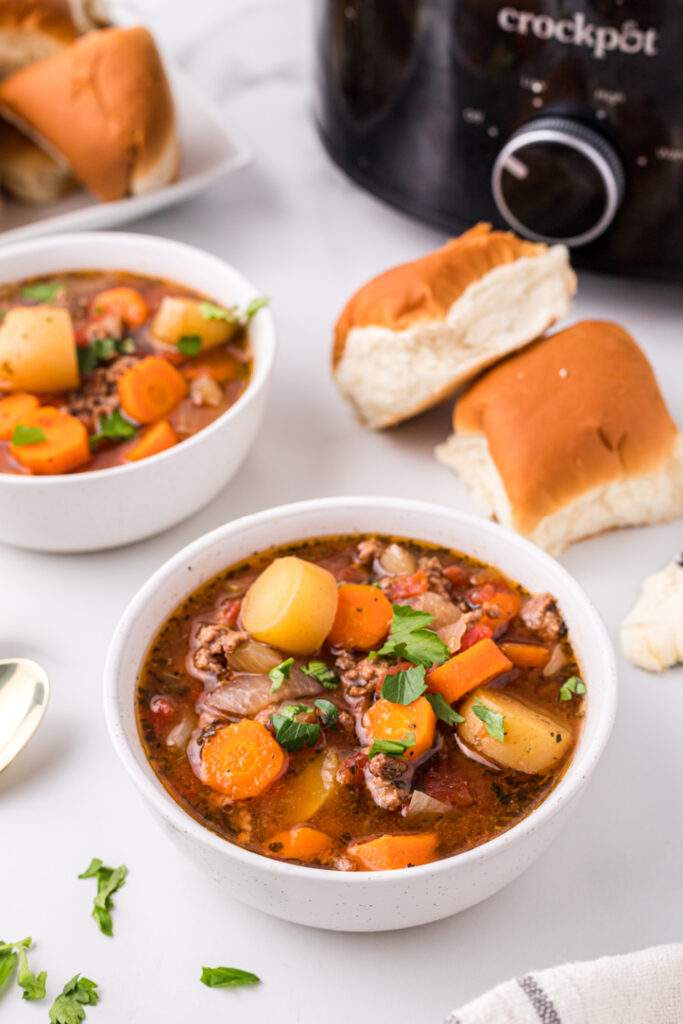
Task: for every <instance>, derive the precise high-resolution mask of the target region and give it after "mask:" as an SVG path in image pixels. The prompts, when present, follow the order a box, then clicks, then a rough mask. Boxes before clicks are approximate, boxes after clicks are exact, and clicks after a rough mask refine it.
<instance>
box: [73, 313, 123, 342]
mask: <svg viewBox="0 0 683 1024" xmlns="http://www.w3.org/2000/svg"><path fill="white" fill-rule="evenodd" d="M82 333H83V338H84V340H85V341H87V343H88V344H89V345H91V344H92V343H93V341H97V340H98V339H99V338H114V340H115V341H120V340H121V338H122V337H123V320H122V319H121V317H120V316H117V315H116V313H103V314H102V316H99V317H98V318H97V320H92V321H91V322H90V323H89V324H87V325H86V326H85V327H84V328H83V332H82Z"/></svg>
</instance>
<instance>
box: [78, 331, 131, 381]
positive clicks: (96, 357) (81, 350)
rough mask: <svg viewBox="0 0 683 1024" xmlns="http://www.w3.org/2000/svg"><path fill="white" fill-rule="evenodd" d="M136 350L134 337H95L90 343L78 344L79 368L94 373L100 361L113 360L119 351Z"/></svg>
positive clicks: (84, 371) (129, 353)
mask: <svg viewBox="0 0 683 1024" xmlns="http://www.w3.org/2000/svg"><path fill="white" fill-rule="evenodd" d="M135 351H137V346H136V344H135V342H134V341H133V339H132V338H123V339H122V340H121V341H117V339H116V338H95V340H94V341H93V342H91V344H90V345H79V346H78V348H77V350H76V352H77V355H78V369H79V370H80V372H81V373H92V371H93V370H96V369H97V367H98V366H99V365H100V363H108V362H111V360H112V359H114V358H115V357H116V356H117V355H119V353H123V354H125V355H131V354H132V353H133V352H135Z"/></svg>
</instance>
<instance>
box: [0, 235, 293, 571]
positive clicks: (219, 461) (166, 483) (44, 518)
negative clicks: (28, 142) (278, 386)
mask: <svg viewBox="0 0 683 1024" xmlns="http://www.w3.org/2000/svg"><path fill="white" fill-rule="evenodd" d="M64 270H128V271H131V272H133V273H140V274H147V275H150V276H152V277H162V278H168V279H169V280H171V281H176V282H177V283H178V284H182V285H185V286H187V287H189V288H194V289H197V290H198V291H200V292H204V293H205V294H206V295H207V296H209V297H210V298H211V299H212V300H213V301H215V302H218V303H221V304H224V305H235V304H237V305H240V306H242V305H244V304H246V303H247V302H249V300H250V299H252V298H254V297H255V296H256V295H258V294H259V292H258V291H257V289H256V288H255V287H254V286H253V285H252V284H250V283H249V282H248V281H247V280H246V279H245V278H244V277H242V275H241V274H239V273H238V272H237V271H236V270H235V269H234V268H233V267H231V266H230V265H229V264H228V263H225V262H224V261H223V260H221V259H219V258H218V257H217V256H212V255H211V254H210V253H207V252H203V251H202V250H201V249H195V248H194V247H193V246H190V245H183V244H182V243H180V242H173V241H169V240H168V239H165V238H155V237H152V236H150V235H137V234H133V233H127V232H111V233H108V232H90V233H79V234H72V235H54V236H52V237H47V238H41V239H38V240H36V241H31V242H20V243H18V244H16V245H8V246H5V247H3V248H2V249H0V282H2V283H5V282H11V281H20V280H21V279H22V278H26V277H43V276H48V275H50V274H54V273H57V272H58V271H64ZM250 333H251V341H252V346H253V350H254V371H253V375H252V378H251V380H250V382H249V386H248V387H247V388H246V390H245V392H244V394H243V395H241V396H240V398H239V399H238V400H237V402H235V404H234V405H233V406H232V407H231V408H230V409H228V410H227V412H225V413H223V415H222V416H219V417H218V418H217V419H216V420H214V422H213V423H211V424H210V425H209V426H208V427H206V428H205V429H204V430H200V431H199V432H198V433H197V434H194V435H193V436H192V437H190V438H188V439H187V440H186V441H183V442H182V443H181V444H179V445H176V446H175V447H174V448H169V449H168V450H167V451H165V452H160V453H159V454H158V455H153V456H151V457H150V458H148V459H143V460H141V461H140V462H133V463H130V464H129V465H126V466H114V467H112V468H111V469H99V470H93V471H91V472H85V473H71V474H64V475H63V476H53V477H39V476H14V475H11V474H9V473H0V541H4V542H5V543H7V544H15V545H17V546H19V547H25V548H34V549H36V550H39V551H91V550H95V549H97V548H110V547H117V546H118V545H120V544H128V543H130V542H131V541H134V540H140V539H141V538H143V537H148V536H151V535H152V534H154V533H159V532H160V531H161V530H165V529H166V528H167V527H169V526H172V525H173V524H174V523H177V522H180V520H181V519H185V518H186V517H187V516H189V515H192V513H193V512H196V511H197V509H199V508H201V507H202V506H203V505H205V504H206V503H207V502H208V501H210V499H211V498H212V497H213V496H214V495H215V494H216V493H217V492H218V491H219V490H220V489H221V488H222V487H223V486H224V485H225V484H226V483H227V482H228V480H229V479H230V478H231V477H232V476H233V475H234V473H235V472H236V471H237V469H238V467H239V465H240V463H241V462H242V460H243V459H244V457H245V455H246V454H247V451H248V450H249V447H250V446H251V443H252V441H253V440H254V437H255V434H256V431H257V429H258V426H259V423H260V421H261V416H262V413H263V409H264V405H265V400H266V393H267V385H268V382H269V378H270V373H271V368H272V364H273V357H274V354H275V330H274V327H273V320H272V317H271V315H270V312H269V311H268V310H267V309H264V310H261V312H259V313H258V314H257V315H256V316H255V317H254V320H253V322H252V325H251V331H250Z"/></svg>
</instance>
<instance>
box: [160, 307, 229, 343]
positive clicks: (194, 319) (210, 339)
mask: <svg viewBox="0 0 683 1024" xmlns="http://www.w3.org/2000/svg"><path fill="white" fill-rule="evenodd" d="M210 305H211V303H206V302H201V301H199V300H198V299H183V298H180V297H179V296H175V295H166V296H165V297H164V298H163V299H162V300H161V305H160V306H159V309H158V311H157V314H156V316H155V317H154V320H153V321H152V334H153V335H154V337H155V338H157V339H158V340H159V341H160V342H161V343H162V344H164V345H172V346H173V347H174V348H175V347H176V346H177V344H178V342H179V341H180V339H181V338H182V337H188V336H190V337H192V336H195V337H198V338H199V339H200V340H201V349H200V351H201V352H204V351H205V350H206V349H207V348H213V347H214V345H220V344H221V342H224V341H229V339H230V338H232V336H233V335H234V334H236V333H237V330H238V327H239V324H238V322H237V320H235V321H230V320H221V319H217V318H211V317H208V316H206V315H205V312H204V311H203V310H205V309H206V307H208V306H210Z"/></svg>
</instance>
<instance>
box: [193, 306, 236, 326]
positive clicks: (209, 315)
mask: <svg viewBox="0 0 683 1024" xmlns="http://www.w3.org/2000/svg"><path fill="white" fill-rule="evenodd" d="M199 311H200V313H201V314H202V316H203V317H204V319H205V320H227V322H228V323H230V324H236V323H237V322H238V320H239V317H238V315H237V307H236V306H231V307H230V308H229V309H225V307H224V306H217V305H216V304H215V303H214V302H200V303H199Z"/></svg>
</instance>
